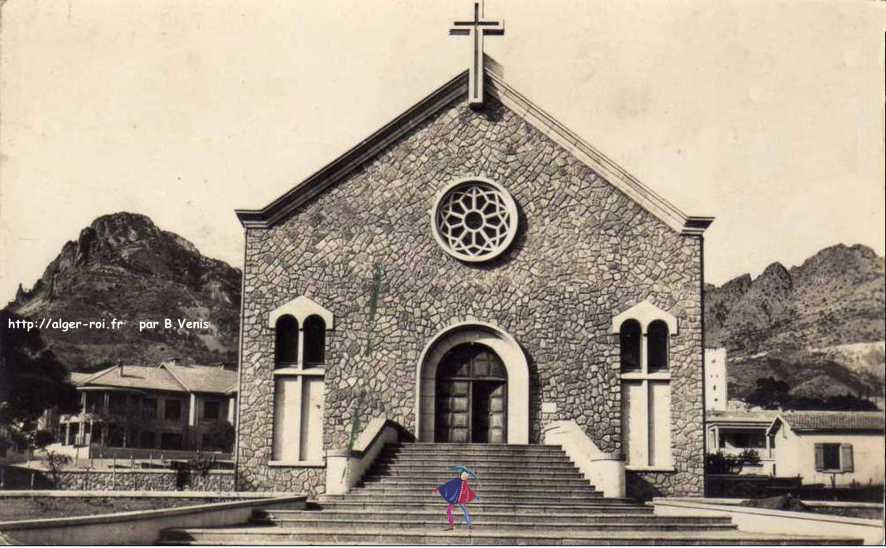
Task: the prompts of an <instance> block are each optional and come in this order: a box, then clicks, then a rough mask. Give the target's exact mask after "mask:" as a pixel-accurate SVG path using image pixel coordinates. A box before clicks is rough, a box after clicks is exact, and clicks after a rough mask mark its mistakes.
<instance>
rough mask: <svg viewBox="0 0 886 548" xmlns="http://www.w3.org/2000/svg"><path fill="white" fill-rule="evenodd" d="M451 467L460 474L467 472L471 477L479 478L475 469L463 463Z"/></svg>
mask: <svg viewBox="0 0 886 548" xmlns="http://www.w3.org/2000/svg"><path fill="white" fill-rule="evenodd" d="M449 469H450V470H451V471H453V472H458V473H459V474H461V473H462V472H465V473H466V474H467V475H468V476H470V477H471V479H477V474H475V473H474V471H473V470H471V469H470V468H468V467H467V466H465V465H463V464H459V465H458V466H450V467H449Z"/></svg>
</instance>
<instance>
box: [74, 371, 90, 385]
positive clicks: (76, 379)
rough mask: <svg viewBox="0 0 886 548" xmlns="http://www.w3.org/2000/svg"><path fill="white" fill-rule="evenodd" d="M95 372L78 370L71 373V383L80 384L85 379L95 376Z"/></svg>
mask: <svg viewBox="0 0 886 548" xmlns="http://www.w3.org/2000/svg"><path fill="white" fill-rule="evenodd" d="M93 375H94V373H77V372H76V371H75V372H73V373H71V384H73V385H74V386H80V384H81V383H83V381H85V380H86V379H88V378H89V377H91V376H93Z"/></svg>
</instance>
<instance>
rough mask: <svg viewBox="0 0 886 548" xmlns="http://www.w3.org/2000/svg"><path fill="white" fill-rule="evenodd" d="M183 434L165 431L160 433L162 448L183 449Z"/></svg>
mask: <svg viewBox="0 0 886 548" xmlns="http://www.w3.org/2000/svg"><path fill="white" fill-rule="evenodd" d="M182 441H183V439H182V435H181V434H177V433H175V432H163V433H162V434H160V449H181V448H182Z"/></svg>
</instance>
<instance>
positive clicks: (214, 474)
mask: <svg viewBox="0 0 886 548" xmlns="http://www.w3.org/2000/svg"><path fill="white" fill-rule="evenodd" d="M44 474H45V473H44ZM177 474H178V472H177V471H175V470H116V469H111V470H64V471H62V472H61V474H60V477H59V485H58V486H57V488H58V489H78V490H84V491H88V490H93V491H175V490H176V489H178V483H177V480H176V478H177ZM182 488H183V489H188V490H191V491H233V490H234V472H233V471H232V470H212V471H210V472H209V473H208V474H206V475H205V476H204V475H202V474H201V473H200V472H196V471H192V472H191V473H190V474H189V475H188V479H187V482H186V483H185V485H184V486H183V487H182Z"/></svg>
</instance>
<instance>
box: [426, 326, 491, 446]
mask: <svg viewBox="0 0 886 548" xmlns="http://www.w3.org/2000/svg"><path fill="white" fill-rule="evenodd" d="M436 380H437V386H436V391H437V393H436V410H435V411H436V412H435V422H436V425H435V429H434V430H435V440H434V441H437V442H450V443H505V442H506V441H507V424H508V423H507V398H508V395H507V388H508V385H507V382H508V373H507V370H506V369H505V366H504V364H503V363H502V361H501V358H499V357H498V354H496V353H495V351H494V350H492V349H491V348H489V347H488V346H485V345H483V344H477V343H463V344H460V345H458V346H456V347H454V348H451V349H450V350H449V351H447V352H446V353H445V354H444V355H443V357H442V358H441V360H440V364H439V365H438V366H437V379H436Z"/></svg>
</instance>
